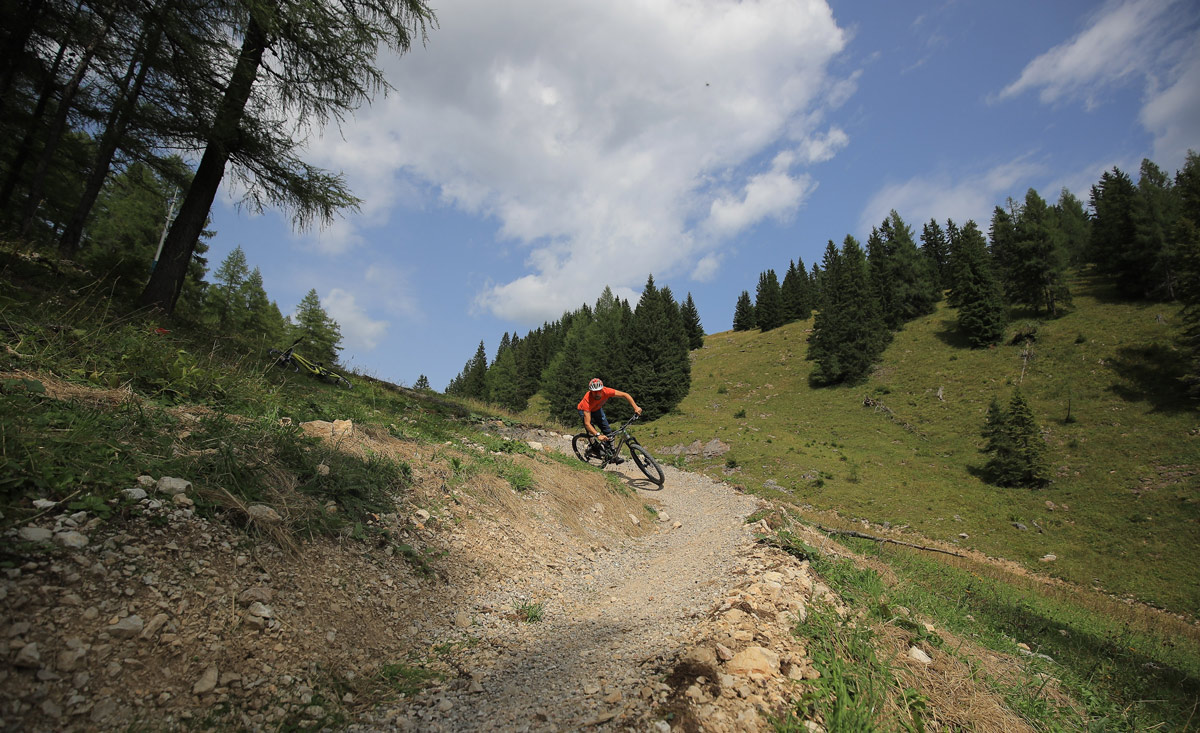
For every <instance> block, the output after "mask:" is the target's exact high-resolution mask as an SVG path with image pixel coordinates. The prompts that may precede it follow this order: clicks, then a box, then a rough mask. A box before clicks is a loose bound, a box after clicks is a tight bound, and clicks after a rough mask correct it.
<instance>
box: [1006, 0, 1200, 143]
mask: <svg viewBox="0 0 1200 733" xmlns="http://www.w3.org/2000/svg"><path fill="white" fill-rule="evenodd" d="M1197 7H1198V6H1196V5H1195V3H1191V2H1187V0H1111V1H1110V2H1108V3H1106V4H1105V5H1104V6H1103V7H1102V8H1101V9H1100V10H1099V11H1098V12H1097V13H1096V14H1095V15H1094V16H1092V17H1091V19H1090V21H1089V23H1088V24H1087V27H1086V28H1084V29H1083V30H1082V31H1080V32H1079V33H1078V34H1077V35H1075V36H1074V37H1073V38H1071V39H1070V40H1068V41H1066V42H1064V43H1062V44H1060V45H1058V46H1055V47H1054V48H1052V49H1050V50H1049V51H1046V52H1045V53H1043V54H1042V55H1040V56H1038V57H1037V58H1035V59H1034V60H1032V61H1030V62H1029V64H1028V65H1026V66H1025V68H1024V69H1023V70H1022V71H1021V75H1020V76H1019V77H1018V78H1017V80H1016V81H1014V82H1012V83H1011V84H1009V85H1008V86H1006V87H1005V88H1004V89H1003V90H1001V91H1000V93H999V94H997V95H995V98H994V101H1002V100H1006V99H1009V98H1012V97H1015V96H1018V95H1020V94H1023V93H1024V92H1027V91H1031V90H1035V89H1036V90H1040V91H1039V92H1038V98H1039V99H1040V100H1041V101H1042V102H1043V103H1046V104H1053V103H1057V102H1060V101H1072V100H1081V101H1083V102H1084V104H1085V105H1086V106H1087V108H1088V109H1093V108H1096V107H1098V106H1099V105H1100V104H1101V101H1102V94H1103V93H1104V92H1106V91H1108V90H1109V89H1111V88H1112V87H1114V86H1117V85H1121V84H1129V83H1141V84H1142V85H1143V86H1144V89H1145V94H1144V106H1143V109H1142V111H1141V115H1140V120H1141V122H1142V124H1143V126H1144V127H1145V128H1146V129H1147V130H1148V131H1149V132H1150V133H1151V134H1153V135H1154V136H1155V143H1154V147H1155V156H1156V157H1157V158H1158V161H1157V162H1159V163H1160V164H1163V165H1166V166H1170V165H1173V164H1175V163H1181V162H1182V160H1183V153H1184V152H1186V150H1187V147H1188V146H1189V145H1191V146H1194V145H1195V144H1196V141H1197V139H1198V138H1197V133H1200V121H1198V120H1200V33H1198V32H1197V22H1198V17H1197V16H1198V15H1200V14H1198V13H1197Z"/></svg>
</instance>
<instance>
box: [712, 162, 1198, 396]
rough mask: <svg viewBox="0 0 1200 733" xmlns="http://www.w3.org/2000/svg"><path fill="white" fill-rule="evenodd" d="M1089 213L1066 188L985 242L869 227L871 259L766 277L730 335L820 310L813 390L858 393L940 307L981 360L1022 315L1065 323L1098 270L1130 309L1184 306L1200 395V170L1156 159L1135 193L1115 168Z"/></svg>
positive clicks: (844, 255) (931, 229) (995, 220)
mask: <svg viewBox="0 0 1200 733" xmlns="http://www.w3.org/2000/svg"><path fill="white" fill-rule="evenodd" d="M1089 207H1090V212H1089V210H1088V208H1085V207H1084V205H1083V203H1082V202H1081V201H1080V200H1079V199H1078V198H1077V197H1075V196H1074V195H1073V194H1072V193H1071V192H1070V191H1068V190H1066V189H1063V190H1062V191H1061V192H1060V195H1059V198H1058V201H1057V202H1056V203H1054V204H1048V203H1047V202H1046V200H1045V199H1043V198H1042V197H1041V196H1040V195H1039V194H1038V192H1037V191H1036V190H1034V189H1029V191H1027V192H1026V194H1025V198H1024V200H1022V201H1019V202H1018V201H1014V200H1012V199H1009V200H1008V201H1007V202H1006V205H1005V206H1003V207H1001V206H997V207H996V208H995V210H994V211H993V214H992V220H991V222H989V229H988V234H987V236H986V237H985V236H984V234H983V233H982V232H981V231H980V229H979V226H978V225H977V224H976V223H975V222H974V221H967V222H966V223H965V224H963V225H961V226H960V225H958V224H956V223H955V222H954V221H953V220H947V221H946V223H945V226H944V227H943V225H942V224H940V223H939V222H938V221H936V220H931V221H929V222H928V223H926V224H924V225H923V226H922V229H921V234H920V242H921V244H920V246H918V245H917V243H916V240H915V239H914V236H913V231H912V229H911V228H910V227H909V226H908V225H907V224H906V223H905V222H904V220H903V219H902V218H901V217H900V215H899V214H898V213H897V212H895V211H892V212H890V213H889V214H888V216H887V218H886V219H884V220H883V222H882V223H881V224H880V225H879V226H877V227H874V228H872V230H871V234H870V236H869V237H868V239H867V247H866V252H865V253H864V252H863V249H862V247H861V245H860V244H859V243H858V242H857V241H856V240H854V238H853V237H847V238H846V239H845V241H844V242H843V243H842V246H841V248H838V247H836V246H835V245H834V244H833V242H832V241H830V242H829V244H828V246H827V247H826V250H825V255H824V257H823V259H822V262H821V264H820V266H818V265H816V264H814V265H813V268H812V272H811V274H808V273H805V272H804V266H803V263H800V265H799V267H797V266H796V265H795V264H794V263H793V264H790V265H789V267H788V274H787V276H786V277H785V278H784V281H783V284H782V285H780V284H779V282H778V278H777V277H776V275H775V272H774V271H773V270H767V271H765V272H763V273H762V274H761V275H760V276H759V281H758V287H757V289H756V291H755V292H756V298H755V300H754V301H753V302H751V299H750V293H749V291H745V290H744V291H742V293H741V294H740V295H739V296H738V300H737V305H736V307H735V309H734V315H733V329H734V330H735V331H747V330H750V329H753V328H759V329H761V330H763V331H768V330H770V329H772V328H777V327H778V326H781V325H783V324H784V323H788V322H790V321H792V320H797V319H804V318H807V317H808V316H809V315H810V313H811V312H812V310H813V309H815V310H816V311H817V314H816V317H815V319H814V321H813V333H812V336H811V337H810V339H809V353H808V357H809V358H810V359H812V360H814V361H816V362H817V365H816V367H815V369H814V371H813V375H812V380H813V383H814V384H816V385H832V384H852V383H855V382H858V381H861V380H863V379H865V378H866V376H867V374H868V373H869V371H870V368H871V366H872V364H874V363H875V361H876V360H877V359H878V358H879V357H880V355H881V354H882V353H883V349H884V348H885V347H886V346H887V344H888V343H889V342H890V340H891V333H892V332H893V331H896V330H898V329H900V328H903V326H904V324H905V323H907V322H908V321H910V320H912V319H914V318H918V317H920V316H923V315H927V314H929V313H932V312H933V311H934V309H935V307H936V305H937V303H938V301H940V300H941V299H942V297H946V298H947V299H948V303H949V305H950V306H951V307H953V308H956V309H957V311H958V313H957V324H958V328H959V331H960V332H961V334H962V336H963V337H964V339H965V341H966V342H967V343H968V344H970V345H971V346H973V347H988V346H992V345H995V344H997V343H999V342H1000V341H1001V340H1002V339H1003V336H1004V329H1005V326H1006V325H1007V323H1008V318H1009V314H1010V312H1011V311H1012V309H1014V308H1018V309H1024V310H1027V311H1029V312H1031V313H1032V314H1034V315H1041V314H1045V315H1047V316H1049V317H1055V316H1057V315H1059V314H1060V313H1062V312H1063V310H1064V309H1065V308H1067V307H1069V306H1070V303H1071V292H1070V289H1069V288H1068V286H1067V270H1068V268H1069V267H1084V266H1091V267H1093V268H1094V270H1095V271H1096V272H1098V273H1100V274H1103V275H1108V276H1110V277H1112V278H1113V281H1114V282H1115V283H1116V285H1117V287H1118V289H1119V291H1120V292H1121V293H1123V294H1125V295H1126V296H1128V297H1136V298H1152V299H1162V300H1172V299H1179V300H1180V301H1181V302H1182V303H1183V304H1184V318H1185V321H1186V324H1187V331H1186V334H1185V337H1184V338H1185V344H1184V345H1185V347H1186V348H1187V349H1188V351H1189V354H1190V355H1191V358H1192V366H1191V368H1190V370H1189V374H1188V377H1187V379H1188V382H1189V384H1190V385H1191V387H1192V388H1193V390H1195V392H1196V393H1197V394H1200V253H1197V251H1196V248H1197V247H1200V245H1198V244H1197V228H1198V227H1200V163H1198V159H1197V156H1196V154H1195V152H1189V153H1188V156H1187V160H1186V162H1185V164H1184V167H1183V169H1181V170H1180V171H1178V172H1177V173H1176V174H1175V177H1174V179H1172V178H1171V177H1169V176H1167V175H1166V174H1165V173H1164V172H1163V171H1162V170H1161V169H1160V168H1159V167H1158V166H1156V165H1155V164H1154V163H1152V162H1150V161H1149V160H1146V161H1143V162H1142V166H1141V170H1140V172H1139V178H1138V181H1137V183H1136V184H1135V183H1134V182H1133V180H1132V179H1131V178H1130V177H1129V176H1128V175H1127V174H1125V173H1124V172H1123V171H1121V170H1120V169H1119V168H1113V169H1112V171H1109V172H1105V173H1104V174H1103V176H1101V179H1100V181H1099V182H1098V183H1097V184H1096V185H1094V186H1093V187H1092V190H1091V196H1090V198H1089Z"/></svg>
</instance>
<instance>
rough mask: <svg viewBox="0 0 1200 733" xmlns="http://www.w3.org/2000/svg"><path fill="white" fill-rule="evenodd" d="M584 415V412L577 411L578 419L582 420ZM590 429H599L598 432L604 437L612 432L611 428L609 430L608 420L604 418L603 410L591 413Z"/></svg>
mask: <svg viewBox="0 0 1200 733" xmlns="http://www.w3.org/2000/svg"><path fill="white" fill-rule="evenodd" d="M586 414H587V413H586V412H584V411H583V410H580V411H579V419H580V420H582V419H583V416H584V415H586ZM584 424H585V425H586V424H587V423H584ZM592 427H594V428H597V427H598V428H600V430H601V431H602V432H603V433H604V434H605V435H608V434H609V433H611V432H612V428H610V427H609V426H608V418H607V417H605V416H604V408H603V407H602V408H600V409H599V410H596V411H595V412H593V413H592Z"/></svg>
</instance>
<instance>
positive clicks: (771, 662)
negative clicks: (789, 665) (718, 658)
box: [725, 646, 779, 676]
mask: <svg viewBox="0 0 1200 733" xmlns="http://www.w3.org/2000/svg"><path fill="white" fill-rule="evenodd" d="M725 668H726V669H727V670H729V672H730V673H731V674H740V675H743V676H748V675H752V674H763V675H770V674H778V673H779V655H778V654H776V653H775V652H773V651H771V650H770V649H766V648H764V647H761V646H751V647H746V648H745V649H743V650H741V651H740V652H738V653H737V654H735V655H734V656H733V659H730V660H729V661H728V662H726V663H725Z"/></svg>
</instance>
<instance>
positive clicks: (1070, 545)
mask: <svg viewBox="0 0 1200 733" xmlns="http://www.w3.org/2000/svg"><path fill="white" fill-rule="evenodd" d="M1073 291H1074V293H1075V304H1074V308H1073V309H1072V310H1071V311H1070V312H1069V313H1067V314H1066V315H1064V316H1062V317H1060V318H1058V319H1054V320H1035V319H1033V318H1018V319H1017V320H1016V321H1015V322H1014V323H1013V325H1012V326H1010V329H1009V333H1010V335H1012V334H1015V333H1016V332H1017V331H1018V330H1026V331H1031V332H1033V340H1032V341H1030V342H1029V343H1028V344H1027V345H1011V344H1006V345H1002V346H998V347H995V348H992V349H986V350H972V349H969V348H967V347H966V346H965V344H964V343H963V342H962V341H961V339H960V338H959V336H958V334H957V333H956V330H955V324H954V311H953V310H950V309H947V308H945V307H944V305H943V307H942V308H941V309H940V310H939V311H938V312H937V313H935V314H933V315H931V316H929V317H927V318H923V319H921V320H918V321H916V322H913V323H910V324H908V325H907V326H906V328H905V329H904V330H903V331H902V332H900V333H898V334H897V335H896V338H895V340H894V342H893V343H892V345H891V346H890V347H889V348H888V350H887V352H886V353H885V355H884V358H883V361H882V363H881V364H880V365H879V366H878V367H877V368H876V370H875V371H874V373H873V374H872V376H871V377H870V379H869V380H868V381H867V382H866V383H865V384H863V385H859V386H855V387H841V388H825V389H812V388H810V387H809V384H808V375H809V373H810V371H811V369H812V366H813V363H812V362H810V361H806V360H805V353H806V348H807V343H806V339H807V336H808V331H809V329H811V327H812V322H811V321H809V322H802V323H794V324H790V325H788V326H785V327H783V328H780V329H777V330H774V331H770V332H768V333H765V334H763V333H760V332H758V331H749V332H741V333H734V332H725V333H718V334H713V335H710V336H708V337H707V339H706V341H705V346H704V348H703V349H701V350H699V351H697V352H695V353H694V355H693V356H694V361H693V369H692V391H691V394H689V395H688V397H687V399H686V400H685V401H684V402H683V403H682V405H681V406H680V409H679V411H678V413H677V414H672V415H670V416H668V417H666V418H663V419H661V420H658V421H656V422H655V423H653V425H652V426H650V427H649V428H648V429H643V430H642V431H641V433H642V434H644V435H643V440H644V442H647V443H649V444H650V445H651V446H652V447H655V448H659V449H662V448H668V447H671V446H674V445H678V444H686V443H691V442H692V441H694V440H696V439H700V440H701V441H704V442H707V441H708V440H710V439H711V438H713V437H718V438H720V439H721V440H723V441H725V442H726V443H729V444H730V445H731V446H732V450H731V451H730V452H729V453H727V454H725V455H724V456H720V457H714V458H708V459H704V458H689V459H688V462H689V467H692V466H694V467H696V468H698V469H700V470H703V471H705V472H707V473H710V474H714V475H729V476H730V480H732V481H736V482H738V483H742V484H745V485H746V486H747V487H748V488H750V489H752V490H754V491H756V492H760V493H762V494H765V495H768V496H773V497H775V498H779V499H782V500H785V501H787V502H789V503H792V504H795V505H798V506H810V507H812V508H814V509H818V510H837V511H838V512H840V513H841V514H842V515H843V516H844V517H847V518H854V519H865V520H867V521H869V522H871V523H874V524H885V523H888V524H890V525H891V526H893V527H897V526H905V525H907V526H908V527H911V528H912V529H913V530H915V531H917V532H920V533H921V534H923V535H925V536H927V537H931V538H935V539H940V540H945V541H947V542H951V543H955V544H958V545H960V546H962V547H965V548H973V549H977V550H979V551H982V552H984V553H987V554H989V555H992V556H998V557H1004V558H1009V559H1011V560H1014V561H1017V562H1019V563H1022V564H1024V565H1026V566H1027V567H1030V568H1036V569H1038V570H1039V571H1042V572H1045V573H1049V574H1051V575H1054V576H1057V577H1061V578H1063V579H1065V580H1069V581H1071V582H1073V583H1075V584H1078V585H1081V586H1084V587H1096V588H1100V589H1103V590H1104V591H1106V592H1109V593H1112V594H1117V595H1120V596H1127V597H1131V598H1136V599H1138V600H1141V601H1145V602H1147V603H1150V604H1153V605H1157V606H1161V607H1165V608H1168V609H1171V610H1174V611H1177V612H1180V613H1183V614H1186V615H1188V616H1191V617H1195V616H1197V615H1198V614H1200V571H1197V566H1196V563H1195V558H1194V552H1195V548H1196V547H1200V475H1198V474H1197V472H1198V471H1200V460H1198V458H1200V430H1197V427H1196V426H1197V413H1196V411H1195V405H1194V404H1192V403H1189V402H1188V401H1187V400H1186V399H1185V398H1184V396H1183V392H1182V390H1181V389H1180V388H1179V384H1178V381H1177V378H1178V376H1179V375H1180V374H1181V370H1182V368H1183V358H1182V355H1181V354H1180V353H1179V352H1178V351H1177V350H1175V348H1174V346H1173V343H1174V339H1175V337H1176V335H1177V329H1178V317H1177V309H1176V308H1175V307H1174V306H1171V305H1163V304H1147V303H1128V302H1121V301H1119V300H1116V299H1115V298H1113V297H1112V295H1111V294H1110V293H1109V292H1108V291H1107V289H1106V288H1105V287H1104V286H1103V285H1102V284H1100V283H1097V282H1095V281H1092V280H1086V279H1085V280H1080V281H1077V282H1075V283H1074V287H1073ZM1016 385H1020V388H1021V390H1022V392H1023V393H1024V394H1025V396H1026V397H1027V398H1028V399H1029V401H1030V403H1031V404H1032V406H1033V409H1034V411H1035V414H1036V417H1037V419H1038V421H1039V423H1040V425H1041V427H1042V429H1043V432H1044V435H1045V437H1046V440H1047V442H1048V444H1049V446H1050V460H1051V462H1052V473H1053V483H1052V484H1051V485H1050V486H1049V487H1047V488H1045V489H1042V490H1028V489H1003V488H998V487H995V486H991V485H989V484H987V483H986V482H985V481H984V480H983V478H982V476H981V468H982V466H983V464H984V463H985V457H984V456H983V454H981V453H980V452H979V447H980V446H981V445H982V440H981V438H980V434H979V433H980V429H981V428H982V426H983V421H984V414H985V411H986V409H987V406H988V403H989V402H990V400H991V399H992V398H993V397H996V398H998V399H999V400H1000V401H1001V402H1002V403H1007V401H1008V399H1009V397H1010V396H1011V394H1012V390H1013V388H1014V386H1016ZM939 394H940V396H939ZM867 397H870V398H871V399H872V400H874V401H876V403H882V407H878V406H876V407H866V406H864V399H865V398H867ZM885 408H886V409H885ZM1018 524H1020V525H1023V526H1024V527H1027V529H1019V528H1018V527H1017V526H1016V525H1018ZM1050 554H1052V555H1055V556H1056V558H1057V559H1056V560H1054V561H1052V562H1045V563H1042V562H1039V559H1040V558H1042V557H1044V556H1046V555H1050Z"/></svg>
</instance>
